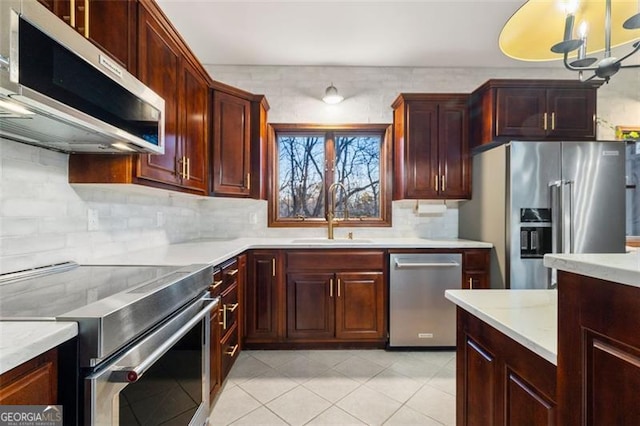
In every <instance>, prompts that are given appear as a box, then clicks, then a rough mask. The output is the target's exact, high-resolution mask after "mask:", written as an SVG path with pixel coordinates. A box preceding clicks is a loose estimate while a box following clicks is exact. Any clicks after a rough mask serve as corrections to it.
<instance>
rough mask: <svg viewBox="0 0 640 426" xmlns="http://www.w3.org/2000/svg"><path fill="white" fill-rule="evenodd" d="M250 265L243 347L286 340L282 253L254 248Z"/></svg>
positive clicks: (246, 290)
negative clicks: (284, 338) (283, 324)
mask: <svg viewBox="0 0 640 426" xmlns="http://www.w3.org/2000/svg"><path fill="white" fill-rule="evenodd" d="M247 264H248V265H247V283H246V286H245V292H244V300H245V307H246V309H245V321H244V325H245V327H244V330H245V331H244V346H245V347H249V348H252V349H253V348H259V347H261V346H260V345H262V344H265V343H273V342H279V341H281V340H282V339H283V331H282V330H283V327H282V323H283V315H284V313H283V312H284V308H283V306H284V297H283V293H284V289H283V285H282V281H283V276H282V272H281V270H282V252H281V251H279V250H251V251H250V252H249V254H248V256H247Z"/></svg>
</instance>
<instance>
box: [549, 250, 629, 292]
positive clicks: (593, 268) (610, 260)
mask: <svg viewBox="0 0 640 426" xmlns="http://www.w3.org/2000/svg"><path fill="white" fill-rule="evenodd" d="M544 266H546V267H548V268H556V269H559V270H562V271H567V272H573V273H576V274H580V275H585V276H588V277H593V278H599V279H602V280H606V281H613V282H617V283H621V284H627V285H631V286H634V287H640V250H636V251H631V252H629V253H612V254H547V255H545V256H544Z"/></svg>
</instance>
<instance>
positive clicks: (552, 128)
mask: <svg viewBox="0 0 640 426" xmlns="http://www.w3.org/2000/svg"><path fill="white" fill-rule="evenodd" d="M555 129H556V113H555V112H552V113H551V130H555Z"/></svg>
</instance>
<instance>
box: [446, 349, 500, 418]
mask: <svg viewBox="0 0 640 426" xmlns="http://www.w3.org/2000/svg"><path fill="white" fill-rule="evenodd" d="M463 344H464V348H463V350H462V351H463V353H462V354H460V353H459V352H458V356H460V355H462V362H463V371H462V373H461V374H460V373H459V374H458V383H457V386H456V389H457V392H460V393H461V394H460V395H457V396H456V398H458V401H462V404H463V407H462V415H463V418H462V419H458V423H457V424H458V425H467V426H484V425H486V426H493V425H496V424H498V423H497V418H496V416H497V413H496V410H495V406H494V404H495V401H496V398H498V392H497V389H496V383H497V377H496V375H497V370H498V368H497V362H496V359H495V357H494V356H493V355H492V354H491V353H489V352H488V351H486V350H485V349H484V348H482V347H481V346H480V345H478V344H477V343H476V342H474V341H473V340H471V339H470V338H469V337H466V338H465V341H464V342H463ZM461 381H462V383H461ZM460 414H461V413H460V411H458V415H460Z"/></svg>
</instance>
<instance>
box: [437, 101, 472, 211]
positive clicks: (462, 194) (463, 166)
mask: <svg viewBox="0 0 640 426" xmlns="http://www.w3.org/2000/svg"><path fill="white" fill-rule="evenodd" d="M468 127H469V126H468V114H467V104H466V103H464V102H443V103H441V104H439V106H438V153H439V155H438V157H439V160H440V161H439V173H438V175H439V176H440V192H439V193H440V196H441V197H444V198H457V199H462V198H471V177H470V175H469V136H468Z"/></svg>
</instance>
